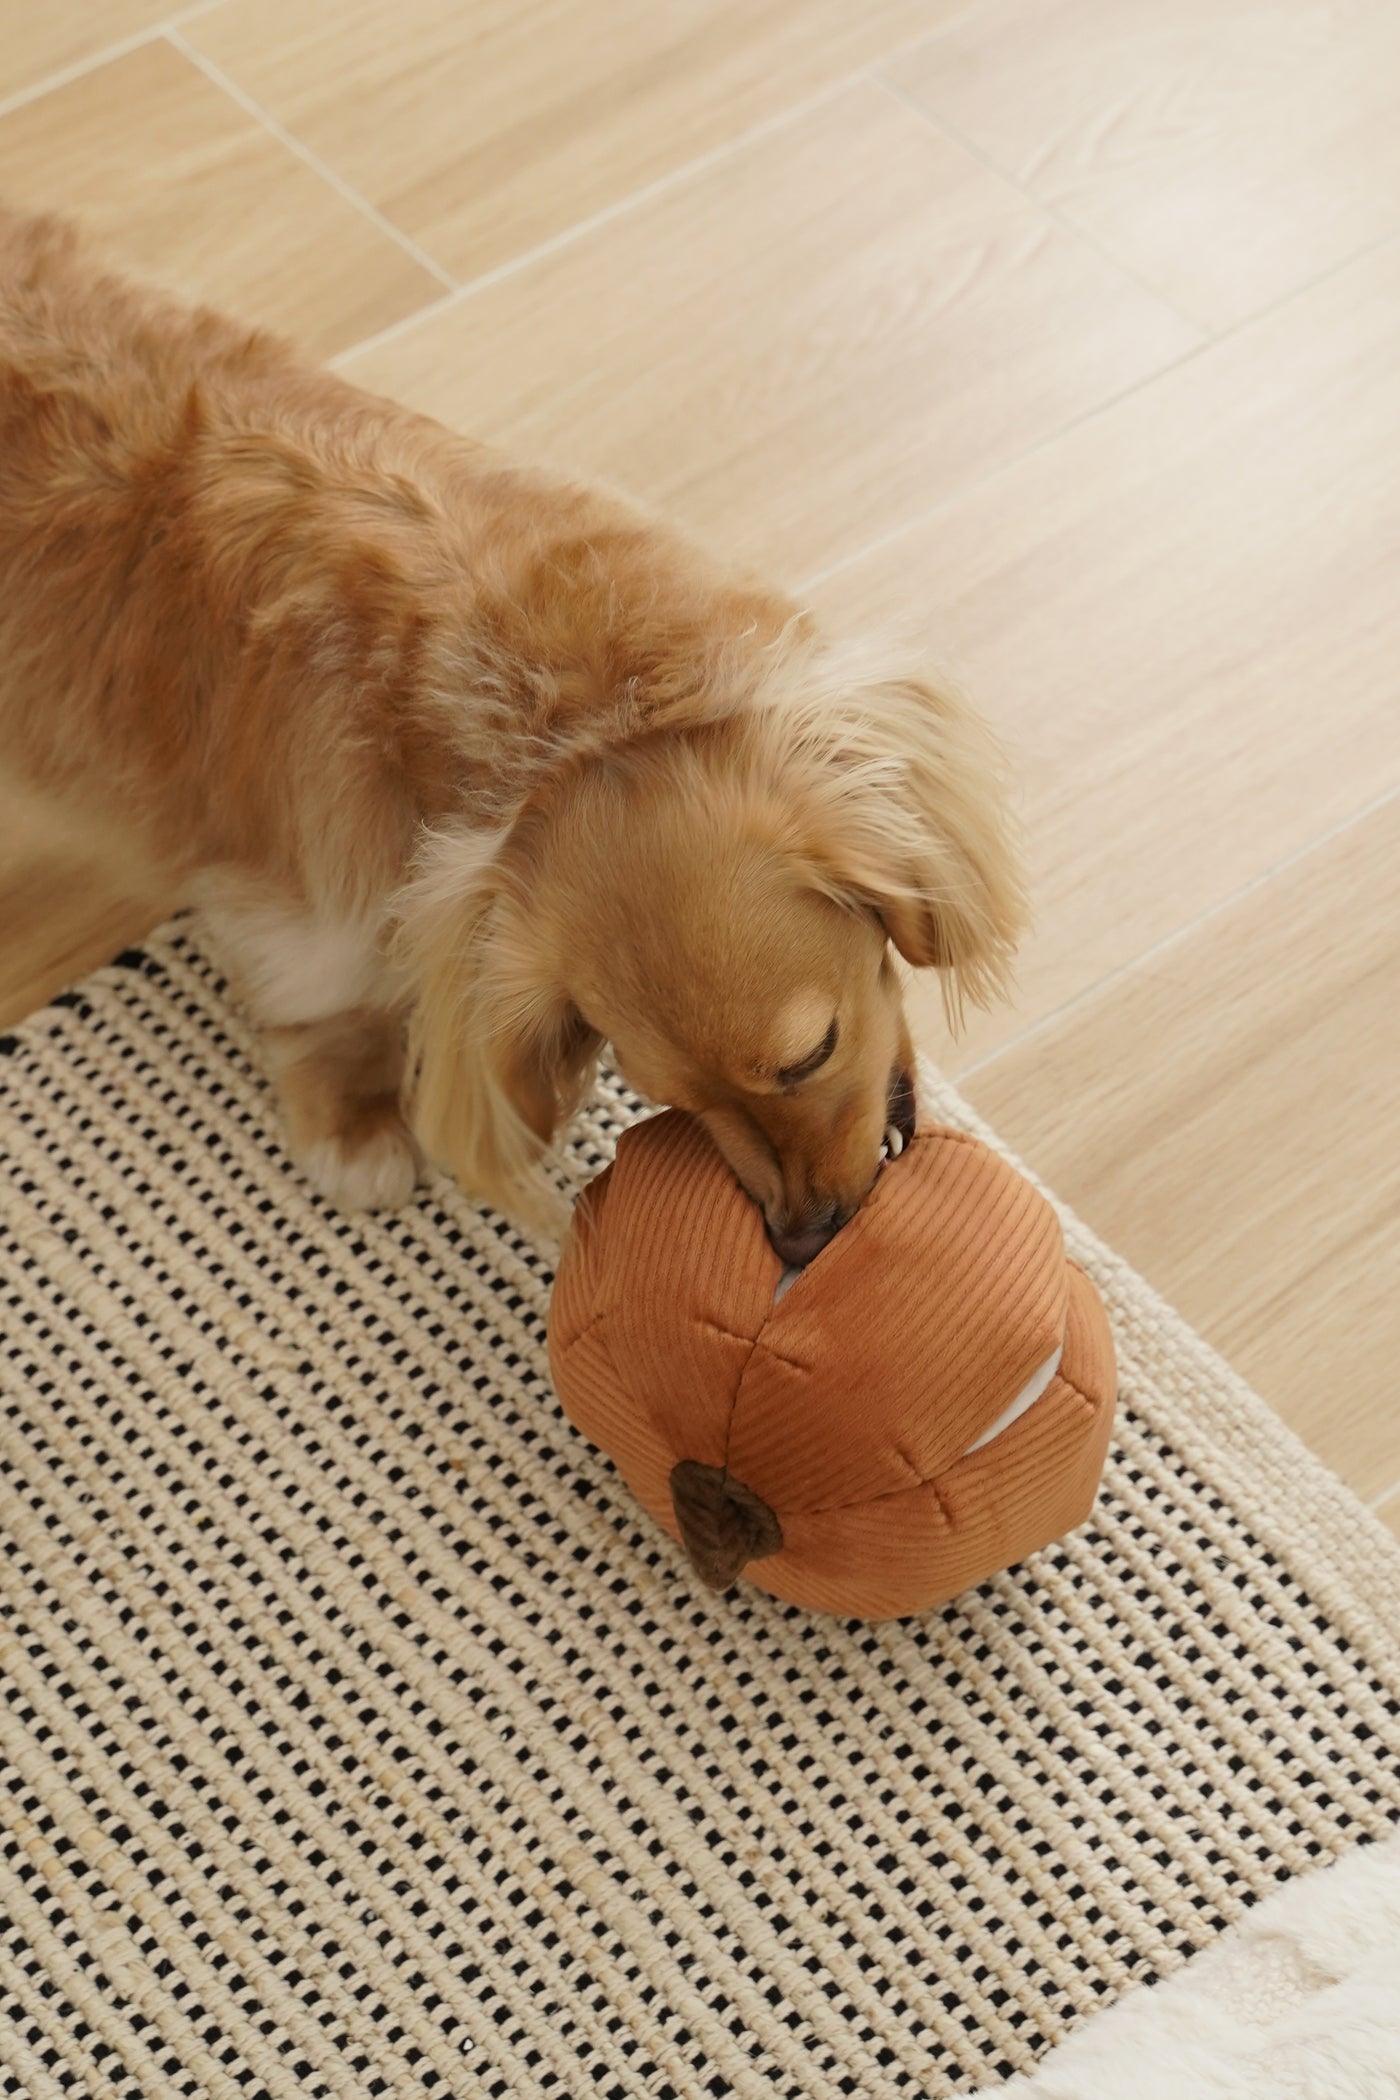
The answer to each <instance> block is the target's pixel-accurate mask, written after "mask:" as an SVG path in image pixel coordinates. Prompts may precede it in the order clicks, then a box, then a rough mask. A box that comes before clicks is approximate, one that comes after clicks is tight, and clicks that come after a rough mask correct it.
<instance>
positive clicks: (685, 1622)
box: [0, 928, 1400, 2100]
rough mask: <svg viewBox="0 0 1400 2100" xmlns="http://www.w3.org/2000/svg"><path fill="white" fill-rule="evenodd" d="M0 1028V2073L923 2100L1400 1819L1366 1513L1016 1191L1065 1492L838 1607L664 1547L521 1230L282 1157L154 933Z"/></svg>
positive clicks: (996, 2061) (300, 2090)
mask: <svg viewBox="0 0 1400 2100" xmlns="http://www.w3.org/2000/svg"><path fill="white" fill-rule="evenodd" d="M0 1049H3V1052H4V1054H3V1055H2V1056H0V1117H3V1121H2V1122H0V1131H2V1132H3V1190H2V1192H0V1394H2V1396H3V1410H0V1474H2V1475H3V1484H2V1485H0V1494H2V1495H3V1515H2V1516H0V1547H2V1549H3V1551H2V1552H0V1676H3V1685H2V1686H0V1824H2V1825H3V1832H0V2092H3V2093H5V2094H11V2095H16V2096H19V2095H23V2096H24V2100H60V2096H65V2100H71V2096H74V2095H83V2096H89V2095H90V2096H98V2095H101V2096H103V2100H107V2096H111V2100H167V2096H175V2095H182V2096H186V2095H187V2096H193V2095H199V2096H204V2095H209V2096H211V2100H254V2096H258V2100H287V2096H292V2095H296V2096H298V2100H312V2096H321V2095H326V2096H331V2095H334V2096H343V2100H351V2096H353V2100H363V2096H366V2095H390V2096H394V2100H398V2096H400V2095H404V2096H407V2095H418V2094H431V2095H443V2096H454V2100H475V2096H477V2095H497V2094H500V2095H505V2094H510V2095H535V2094H541V2095H563V2096H569V2100H573V2096H582V2095H585V2094H594V2093H597V2094H602V2095H608V2096H613V2095H616V2096H619V2100H620V2096H624V2095H625V2096H629V2100H630V2096H633V2095H637V2096H641V2095H647V2096H649V2100H697V2096H707V2095H727V2094H737V2095H742V2096H745V2100H773V2096H780V2100H811V2096H814V2095H816V2096H825V2095H828V2094H830V2095H837V2094H856V2095H861V2096H864V2100H885V2096H890V2100H893V2096H913V2095H918V2096H920V2100H925V2096H937V2095H942V2094H952V2093H962V2092H969V2091H973V2090H977V2089H979V2088H980V2087H981V2086H983V2085H993V2086H994V2085H995V2084H996V2083H997V2082H998V2080H999V2079H1000V2078H1002V2077H1004V2076H1006V2075H1007V2074H1009V2073H1010V2072H1012V2071H1013V2070H1016V2069H1019V2068H1024V2067H1026V2066H1028V2065H1030V2064H1031V2063H1032V2061H1033V2060H1034V2059H1035V2058H1036V2056H1037V2055H1038V2054H1039V2053H1040V2052H1042V2051H1043V2050H1044V2049H1045V2048H1047V2047H1048V2046H1049V2045H1050V2044H1052V2043H1053V2042H1055V2041H1056V2040H1057V2039H1058V2038H1059V2037H1061V2036H1062V2035H1064V2034H1065V2033H1066V2031H1067V2030H1068V2029H1069V2028H1070V2027H1071V2026H1073V2025H1074V2024H1075V2023H1076V2022H1078V2021H1079V2020H1082V2019H1083V2018H1084V2017H1085V2016H1087V2015H1091V2014H1092V2013H1093V2012H1094V2010H1095V2009H1096V2007H1098V2006H1099V2005H1101V2004H1103V2003H1105V2002H1106V2001H1108V2000H1111V1999H1113V1998H1115V1997H1116V1996H1118V1995H1119V1994H1120V1993H1122V1992H1123V1991H1124V1990H1125V1988H1126V1987H1127V1986H1128V1985H1130V1984H1131V1983H1133V1982H1134V1981H1137V1980H1143V1979H1150V1978H1152V1977H1155V1976H1159V1975H1162V1974H1165V1973H1166V1972H1168V1971H1170V1970H1172V1969H1173V1968H1175V1967H1177V1966H1178V1965H1179V1964H1180V1963H1181V1962H1182V1960H1183V1959H1184V1957H1185V1956H1186V1955H1187V1953H1188V1952H1189V1951H1190V1950H1192V1949H1193V1948H1196V1947H1199V1946H1201V1945H1203V1944H1205V1943H1206V1942H1208V1941H1209V1940H1210V1939H1211V1938H1212V1937H1213V1936H1214V1935H1215V1934H1217V1933H1218V1932H1219V1931H1220V1929H1221V1928H1222V1926H1223V1925H1224V1924H1225V1923H1226V1921H1228V1920H1229V1919H1231V1918H1233V1917H1234V1916H1236V1915H1237V1914H1238V1913H1239V1912H1240V1910H1241V1909H1242V1907H1244V1906H1245V1905H1247V1904H1249V1903H1250V1902H1251V1901H1253V1900H1254V1899H1255V1898H1257V1897H1258V1896H1259V1895H1261V1894H1262V1893H1263V1892H1265V1891H1266V1890H1268V1889H1269V1888H1271V1887H1272V1886H1273V1885H1274V1884H1275V1883H1276V1882H1277V1881H1279V1880H1281V1879H1284V1878H1286V1877H1288V1876H1291V1875H1294V1874H1296V1873H1298V1872H1300V1871H1301V1870H1303V1869H1305V1868H1306V1867H1307V1866H1308V1865H1309V1864H1310V1863H1311V1862H1313V1861H1315V1860H1318V1859H1324V1858H1327V1857H1331V1856H1333V1855H1336V1854H1339V1853H1341V1852H1344V1851H1346V1850H1348V1849H1349V1848H1350V1847H1352V1846H1354V1845H1355V1844H1356V1843H1358V1842H1359V1841H1361V1840H1363V1839H1365V1838H1368V1837H1374V1836H1377V1835H1379V1834H1381V1833H1382V1832H1383V1831H1385V1830H1386V1829H1387V1828H1389V1826H1390V1825H1391V1824H1392V1823H1393V1822H1394V1821H1395V1820H1397V1819H1400V1550H1397V1549H1396V1547H1395V1546H1394V1544H1393V1542H1391V1541H1390V1540H1389V1539H1388V1538H1387V1537H1386V1536H1385V1535H1384V1534H1383V1533H1382V1532H1381V1531H1380V1529H1379V1528H1378V1527H1377V1526H1376V1525H1375V1524H1374V1523H1373V1521H1372V1520H1371V1519H1370V1518H1369V1517H1367V1516H1366V1514H1365V1513H1364V1512H1363V1511H1362V1510H1361V1508H1360V1506H1359V1504H1357V1503H1356V1502H1355V1501H1354V1499H1353V1498H1352V1497H1351V1496H1350V1495H1349V1494H1348V1493H1347V1492H1346V1491H1345V1490H1344V1489H1342V1488H1341V1487H1340V1486H1339V1485H1338V1484H1337V1483H1336V1482H1335V1481H1333V1480H1332V1479H1331V1477H1330V1476H1329V1475H1327V1474H1326V1473H1324V1472H1323V1470H1322V1469H1321V1468H1320V1467H1319V1466H1318V1465H1317V1463H1316V1462H1315V1461H1314V1460H1313V1459H1311V1458H1310V1457H1309V1456H1308V1455H1307V1454H1306V1453H1305V1452H1304V1451H1303V1450H1302V1448H1301V1446H1300V1445H1298V1444H1297V1443H1296V1442H1295V1441H1294V1439H1293V1438H1292V1437H1291V1436H1290V1435H1289V1434H1288V1433H1287V1432H1286V1431H1285V1430H1284V1429H1283V1428H1282V1426H1281V1425H1280V1423H1279V1422H1278V1421H1277V1419H1276V1418H1275V1417H1274V1416H1273V1415H1272V1414H1271V1413H1270V1412H1269V1411H1268V1410H1267V1409H1266V1408H1265V1407H1264V1406H1263V1405H1262V1404H1261V1403H1260V1402H1259V1401H1258V1400H1257V1399H1255V1398H1254V1396H1253V1395H1252V1394H1250V1393H1249V1392H1248V1390H1247V1389H1246V1388H1244V1387H1243V1386H1242V1385H1241V1384H1240V1383H1239V1381H1238V1380H1236V1379H1235V1378H1234V1377H1233V1376H1232V1375H1231V1374H1230V1373H1229V1372H1228V1371H1227V1370H1226V1369H1225V1367H1224V1366H1222V1365H1221V1364H1220V1362H1219V1361H1218V1360H1217V1359H1216V1358H1214V1357H1213V1356H1212V1355H1211V1354H1210V1352H1209V1351H1208V1350H1207V1349H1206V1348H1205V1347H1204V1345H1203V1344H1202V1343H1201V1342H1200V1341H1199V1339H1198V1338H1197V1337H1196V1336H1194V1335H1193V1334H1191V1333H1190V1331H1189V1330H1187V1329H1186V1328H1185V1327H1183V1326H1182V1324H1181V1323H1180V1322H1179V1321H1178V1320H1176V1319H1175V1318H1174V1316H1173V1315H1172V1314H1171V1313H1170V1312H1169V1311H1167V1310H1166V1308H1164V1307H1163V1306H1162V1304H1161V1303H1160V1301H1159V1300H1158V1299H1156V1298H1155V1297H1154V1296H1153V1294H1152V1293H1151V1292H1150V1291H1149V1290H1148V1289H1147V1287H1146V1286H1145V1285H1144V1284H1143V1283H1142V1282H1141V1281H1140V1279H1139V1278H1137V1277H1136V1276H1135V1275H1134V1274H1133V1273H1132V1272H1131V1271H1130V1270H1129V1269H1127V1268H1126V1267H1125V1266H1124V1265H1123V1264H1122V1263H1120V1262H1119V1261H1117V1260H1116V1259H1115V1258H1114V1257H1113V1256H1112V1255H1110V1254H1109V1253H1108V1252H1106V1250H1104V1249H1103V1248H1102V1247H1100V1246H1098V1245H1097V1244H1096V1243H1095V1242H1094V1241H1093V1240H1092V1239H1091V1238H1090V1237H1089V1236H1088V1235H1086V1234H1085V1233H1084V1232H1083V1231H1082V1230H1080V1229H1079V1228H1077V1227H1076V1226H1075V1225H1074V1224H1073V1221H1070V1225H1069V1231H1070V1237H1071V1245H1072V1249H1073V1251H1074V1253H1075V1254H1076V1256H1077V1257H1078V1258H1079V1259H1081V1260H1083V1261H1084V1262H1085V1263H1086V1265H1087V1266H1088V1267H1089V1268H1090V1270H1091V1271H1092V1273H1093V1274H1094V1276H1095V1277H1096V1280H1097V1281H1098V1283H1099V1285H1100V1287H1101V1288H1102V1290H1103V1292H1104V1295H1105V1297H1106V1299H1107V1301H1108V1304H1109V1307H1110V1311H1111V1313H1112V1316H1113V1320H1114V1324H1115V1328H1116V1332H1117V1336H1118V1344H1119V1352H1120V1362H1121V1368H1122V1385H1123V1401H1124V1405H1123V1411H1122V1417H1121V1420H1120V1424H1119V1428H1118V1433H1117V1437H1116V1441H1115V1446H1114V1451H1113V1455H1112V1458H1111V1460H1110V1465H1109V1470H1108V1474H1107V1478H1106V1481H1105V1487H1104V1492H1103V1495H1102V1497H1101V1501H1100V1506H1099V1510H1098V1514H1097V1516H1096V1518H1095V1520H1094V1521H1093V1523H1092V1524H1091V1525H1090V1526H1089V1527H1088V1528H1087V1529H1085V1530H1084V1531H1083V1532H1081V1533H1080V1534H1078V1535H1077V1536H1075V1537H1074V1538H1072V1539H1071V1540H1070V1541H1069V1542H1068V1543H1067V1544H1066V1545H1064V1546H1063V1547H1060V1548H1058V1549H1056V1550H1053V1551H1051V1552H1048V1553H1045V1554H1042V1555H1040V1556H1038V1557H1037V1558H1036V1560H1035V1561H1034V1562H1031V1563H1028V1564H1026V1565H1025V1566H1023V1567H1021V1568H1020V1569H1018V1570H1016V1571H1014V1572H1012V1573H1009V1574H1006V1575H1004V1576H1002V1577H1000V1578H999V1579H997V1580H996V1581H994V1582H992V1583H990V1584H988V1585H987V1586H986V1587H985V1588H983V1589H981V1590H979V1591H977V1592H976V1593H974V1594H972V1595H970V1596H968V1597H966V1598H964V1599H962V1600H961V1601H960V1602H959V1604H958V1605H957V1606H956V1607H955V1608H953V1609H950V1610H948V1611H946V1612H943V1613H940V1614H938V1615H935V1616H933V1617H930V1618H927V1619H925V1620H922V1621H918V1622H913V1623H906V1624H902V1625H898V1626H882V1627H875V1628H866V1627H860V1626H851V1625H847V1624H844V1623H840V1622H837V1621H833V1620H829V1619H821V1618H816V1617H811V1616H808V1615H806V1614H804V1613H802V1612H800V1611H797V1610H794V1609H791V1608H789V1607H786V1606H783V1605H780V1604H778V1603H776V1602H774V1601H773V1600H771V1599H770V1598H768V1597H766V1596H764V1595H763V1594H761V1593H760V1592H758V1591H753V1590H744V1591H743V1592H742V1593H741V1594H738V1595H737V1596H735V1597H731V1598H729V1599H727V1600H719V1601H716V1600H714V1599H712V1598H711V1597H709V1596H708V1595H706V1594H704V1593H703V1592H701V1591H700V1590H698V1589H697V1587H696V1585H695V1583H694V1581H693V1580H692V1578H691V1576H690V1575H689V1573H688V1571H687V1569H686V1567H685V1565H684V1563H683V1562H682V1560H681V1558H680V1556H679V1555H678V1553H677V1552H676V1551H675V1550H674V1549H673V1548H672V1546H671V1544H670V1542H669V1540H667V1539H665V1538H663V1537H661V1536H660V1535H659V1534H658V1533H657V1532H656V1530H655V1529H654V1528H653V1527H652V1526H651V1525H650V1524H649V1523H648V1522H647V1521H646V1520H645V1519H644V1518H641V1517H640V1516H639V1515H638V1513H637V1511H636V1510H635V1509H634V1508H633V1506H632V1505H631V1504H630V1502H629V1500H628V1497H627V1494H626V1491H625V1489H623V1487H622V1486H621V1484H620V1483H619V1481H618V1480H617V1478H616V1476H615V1475H614V1474H613V1472H612V1470H611V1468H610V1466H609V1465H608V1464H607V1463H606V1461H604V1460H603V1459H602V1458H600V1457H599V1456H598V1455H597V1454H595V1453H594V1452H592V1451H591V1450H589V1449H588V1448H587V1447H586V1446H585V1445H584V1444H583V1443H582V1442H581V1441H580V1439H579V1438H578V1437H577V1436H576V1435H575V1433H574V1432H573V1430H572V1429H571V1428H570V1427H569V1425H568V1424H567V1422H565V1420H564V1419H563V1417H562V1416H561V1414H560V1411H559V1408H558V1406H557V1404H556V1402H555V1400H554V1398H553V1395H552V1393H551V1391H550V1386H549V1381H548V1375H547V1370H546V1365H545V1357H544V1319H545V1309H546V1303H547V1296H548V1290H549V1282H550V1268H551V1250H550V1249H548V1248H547V1247H537V1246H534V1245H531V1244H530V1243H529V1242H528V1241H527V1240H525V1239H523V1238H521V1237H520V1235H519V1234H518V1233H516V1232H515V1231H513V1230H512V1229H510V1228H509V1227H507V1226H505V1225H503V1224H502V1223H501V1222H499V1221H498V1220H497V1219H495V1218H493V1217H490V1216H486V1215H484V1214H482V1213H481V1212H479V1211H477V1210H475V1209H474V1208H473V1207H472V1206H470V1205H469V1204H467V1203H466V1202H464V1201H463V1200H462V1199H461V1198H460V1197H459V1196H457V1195H456V1194H455V1193H454V1192H453V1191H452V1190H450V1189H449V1188H447V1187H446V1186H444V1185H441V1184H439V1185H435V1186H434V1187H433V1188H432V1189H430V1190H428V1191H425V1192H424V1193H423V1195H422V1196H421V1197H420V1200H419V1201H418V1203H417V1204H416V1205H415V1206H414V1207H412V1208H410V1209H408V1210H405V1211H403V1212H401V1213H399V1214H397V1215H394V1216H390V1217H385V1218H376V1219H373V1220H367V1219H364V1218H350V1217H345V1216H342V1215H338V1214H337V1213H335V1212H333V1211H332V1210H330V1209H329V1208H328V1207H327V1206H325V1205H324V1204H322V1203H321V1202H320V1201H319V1200H318V1199H316V1198H315V1197H313V1196H312V1195H310V1194H309V1193H308V1191H307V1190H306V1188H305V1187H304V1186H303V1185H302V1184H301V1183H300V1182H299V1180H298V1179H297V1177H296V1175H295V1174H294V1172H293V1171H292V1170H291V1169H290V1167H289V1166H288V1165H287V1163H286V1161H285V1159H284V1157H283V1154H282V1151H281V1149H280V1145H279V1140H278V1136H277V1131H276V1128H275V1123H274V1119H273V1114H272V1108H271V1103H270V1099H269V1096H268V1094H267V1091H266V1089H265V1087H264V1085H263V1083H262V1080H261V1078H260V1077H259V1075H258V1073H257V1070H256V1066H255V1064H254V1063H253V1061H252V1059H251V1058H250V1053H249V1044H248V1041H247V1038H246V1035H245V1032H244V1030H243V1028H242V1026H241V1024H240V1022H239V1020H238V1018H237V1016H236V1015H235V1014H233V1013H232V1012H231V1011H230V1009H229V1008H228V1006H227V1005H226V1003H225V1000H224V996H223V992H222V988H221V985H220V983H219V979H218V976H217V973H216V972H215V970H214V969H213V968H212V966H211V965H210V963H209V962H208V961H206V959H205V957H204V956H203V954H202V952H201V951H200V949H199V947H198V946H197V945H196V943H195V942H194V941H193V940H192V939H191V937H190V935H189V933H188V932H187V931H185V930H183V929H180V928H176V929H173V930H170V931H168V932H166V933H165V934H163V935H160V936H158V937H156V938H155V939H154V940H153V941H152V942H151V943H150V944H149V946H148V947H147V948H146V949H145V950H143V951H142V952H140V953H136V952H133V953H130V954H128V955H125V956H123V957H122V958H121V959H120V961H119V962H118V963H116V964H115V965H113V966H112V967H111V968H110V969H108V970H105V971H103V972H101V973H99V975H97V976H96V977H95V978H93V979H91V980H90V981H89V982H88V983H86V984H85V985H83V986H82V987H81V988H80V989H79V990H78V991H77V992H74V993H72V994H69V995H68V996H67V997H66V998H65V999H64V1000H62V1001H60V1002H59V1003H58V1004H57V1005H56V1006H54V1007H52V1008H50V1009H48V1010H47V1011H46V1012H44V1013H43V1014H41V1015H38V1016H37V1017H35V1019H34V1020H32V1021H31V1022H29V1023H27V1024H26V1025H25V1026H24V1027H23V1028H21V1029H20V1030H19V1031H18V1033H17V1034H15V1035H13V1036H11V1037H8V1038H4V1039H0ZM935 1105H936V1107H937V1109H938V1111H939V1112H940V1113H941V1114H943V1115H944V1116H945V1117H946V1118H948V1119H949V1120H956V1121H961V1122H965V1123H966V1122H970V1120H971V1119H970V1118H969V1117H968V1116H967V1113H966V1111H965V1110H964V1109H963V1108H962V1107H961V1105H960V1104H959V1103H958V1102H957V1100H956V1097H954V1096H952V1095H951V1094H949V1093H947V1092H946V1090H944V1091H942V1092H941V1093H939V1094H938V1096H937V1099H936V1104H935ZM634 1113H636V1110H635V1106H634V1104H631V1103H629V1101H628V1100H627V1098H626V1097H625V1096H624V1095H623V1094H622V1093H621V1092H620V1091H619V1090H618V1089H617V1088H616V1087H609V1088H605V1089H604V1090H603V1091H602V1093H601V1094H600V1096H599V1098H598V1099H597V1101H596V1102H595V1104H594V1105H593V1106H592V1108H591V1109H590V1110H589V1111H588V1113H587V1114H586V1115H585V1116H584V1117H583V1118H582V1119H581V1121H580V1123H579V1126H578V1129H577V1135H576V1139H575V1143H574V1146H573V1151H572V1155H571V1167H570V1170H571V1172H572V1173H573V1175H574V1176H575V1178H576V1179H582V1178H584V1177H586V1176H587V1175H588V1174H589V1173H591V1172H593V1171H594V1170H595V1169H596V1167H597V1166H598V1165H600V1164H601V1163H602V1162H603V1161H604V1160H605V1159H606V1158H607V1157H608V1156H609V1153H610V1151H611V1148H612V1145H613V1143H614V1141H615V1138H616V1135H617V1133H618V1131H619V1130H620V1129H621V1128H622V1127H623V1126H624V1125H625V1123H626V1122H627V1121H628V1119H629V1118H630V1117H631V1116H632V1115H633V1114H634Z"/></svg>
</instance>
